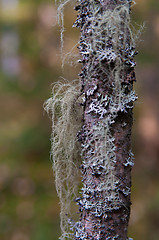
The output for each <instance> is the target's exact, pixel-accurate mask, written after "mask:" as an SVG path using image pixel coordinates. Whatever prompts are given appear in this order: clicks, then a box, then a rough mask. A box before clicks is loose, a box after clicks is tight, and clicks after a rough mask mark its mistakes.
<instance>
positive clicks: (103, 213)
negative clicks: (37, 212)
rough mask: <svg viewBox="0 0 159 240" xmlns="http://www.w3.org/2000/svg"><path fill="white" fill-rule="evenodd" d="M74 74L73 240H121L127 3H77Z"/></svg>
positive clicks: (128, 81) (128, 75) (126, 194)
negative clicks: (77, 189)
mask: <svg viewBox="0 0 159 240" xmlns="http://www.w3.org/2000/svg"><path fill="white" fill-rule="evenodd" d="M78 3H79V5H78V6H76V10H77V11H78V18H77V21H76V23H75V26H77V27H79V28H80V29H81V38H80V46H79V50H80V54H81V60H80V62H81V63H82V71H81V73H80V77H81V82H82V92H83V93H84V95H85V101H84V119H83V122H84V124H83V127H82V129H81V131H80V132H79V133H78V139H79V141H81V146H82V153H81V155H82V159H83V162H82V176H83V187H82V192H81V194H82V197H81V198H80V199H78V200H77V203H78V205H79V210H80V213H81V216H80V220H79V222H77V223H76V224H75V225H74V228H75V233H74V239H98V240H102V239H103V240H104V239H107V240H108V239H110V240H112V239H118V240H126V239H127V228H128V221H129V215H130V205H131V202H130V187H131V167H132V166H133V154H132V153H131V139H130V138H131V128H132V121H133V119H132V108H133V102H134V101H135V100H136V98H137V97H136V96H135V93H134V91H133V82H134V81H135V73H134V66H135V62H134V60H133V58H134V55H135V54H136V52H135V42H134V39H133V36H132V33H131V30H130V26H129V25H130V6H131V1H130V0H124V1H121V0H116V1H112V0H111V1H110V0H89V1H86V0H78Z"/></svg>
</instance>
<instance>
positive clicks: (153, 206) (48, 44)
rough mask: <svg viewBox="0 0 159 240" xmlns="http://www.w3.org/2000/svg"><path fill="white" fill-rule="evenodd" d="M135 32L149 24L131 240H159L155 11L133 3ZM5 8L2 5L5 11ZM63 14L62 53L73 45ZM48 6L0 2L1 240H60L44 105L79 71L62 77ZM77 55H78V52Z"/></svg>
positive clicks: (140, 80)
mask: <svg viewBox="0 0 159 240" xmlns="http://www.w3.org/2000/svg"><path fill="white" fill-rule="evenodd" d="M136 2H137V5H135V6H134V8H133V10H132V18H133V23H134V25H135V27H136V28H139V26H138V25H139V24H142V23H143V22H144V21H145V22H146V27H145V29H144V31H143V34H142V35H141V40H143V41H139V43H138V47H137V48H138V49H137V50H138V51H139V55H138V56H137V58H136V61H137V68H136V73H137V83H136V84H135V89H136V91H137V92H138V95H139V100H138V102H137V103H136V104H135V111H134V119H135V120H134V128H133V151H134V152H135V159H136V160H135V163H136V164H135V167H134V169H133V187H132V203H133V204H132V213H131V219H130V227H129V235H130V236H131V237H133V238H134V240H149V239H151V240H158V239H159V208H158V205H159V178H158V170H159V169H158V168H159V125H158V118H159V110H158V101H159V81H158V76H159V69H158V66H159V44H158V42H159V3H158V1H156V0H137V1H136ZM6 3H7V4H6ZM72 8H73V7H72V6H69V7H68V9H66V11H65V27H66V32H65V47H64V51H65V52H68V51H70V50H71V49H72V47H73V46H74V45H75V44H76V43H77V40H78V38H79V31H78V30H77V29H72V28H71V25H72V23H73V22H74V20H75V18H76V12H75V11H73V10H72ZM55 18H56V8H55V6H54V3H53V2H52V1H49V0H34V1H31V0H19V1H18V0H17V1H16V0H8V1H5V0H0V109H1V115H0V133H1V134H0V152H1V157H0V191H1V194H0V239H1V240H45V239H47V240H53V239H58V236H59V234H60V227H59V204H58V199H57V196H56V190H55V187H54V183H53V174H52V166H51V161H50V160H49V159H50V156H49V151H50V132H51V121H50V118H49V117H48V116H47V114H46V113H44V110H43V103H44V101H45V100H46V99H47V98H49V96H50V94H51V84H52V83H53V82H55V81H57V80H59V77H60V76H63V77H64V78H66V79H68V80H72V79H74V78H77V74H78V72H79V71H80V70H79V69H80V65H79V66H73V67H70V66H69V65H68V64H66V65H65V67H64V70H63V71H62V69H61V59H60V56H59V54H60V31H59V27H58V26H55V27H53V25H55ZM75 49H76V48H75Z"/></svg>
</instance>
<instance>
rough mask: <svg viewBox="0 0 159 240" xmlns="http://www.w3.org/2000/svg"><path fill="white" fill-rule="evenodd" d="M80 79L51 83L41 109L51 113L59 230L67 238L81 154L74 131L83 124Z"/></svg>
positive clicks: (52, 153) (52, 155) (52, 156)
mask: <svg viewBox="0 0 159 240" xmlns="http://www.w3.org/2000/svg"><path fill="white" fill-rule="evenodd" d="M79 88H80V86H79V81H74V82H72V83H71V84H70V83H68V82H66V81H63V82H58V83H56V84H55V85H54V86H53V91H52V97H51V98H49V99H48V100H47V101H46V102H45V105H44V109H45V110H46V111H47V112H48V113H51V116H52V123H53V124H52V136H51V142H52V147H51V158H52V161H53V170H54V176H55V183H56V190H57V194H58V197H59V199H60V207H61V213H60V218H61V231H62V232H63V237H62V238H61V239H65V238H66V237H69V235H70V234H69V229H70V228H69V222H68V219H69V218H70V216H71V202H72V201H73V200H74V198H75V197H76V196H77V186H78V180H79V179H78V176H79V166H80V156H79V155H80V154H79V150H80V147H79V144H78V142H77V139H76V134H77V132H78V131H79V130H80V128H81V124H82V107H81V102H80V101H81V100H80V96H79Z"/></svg>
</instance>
